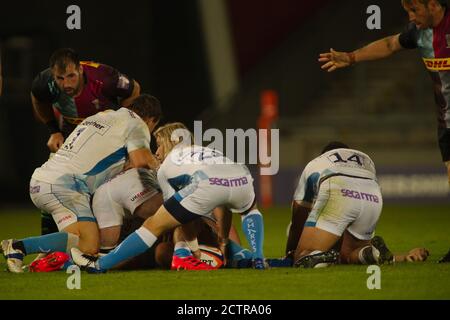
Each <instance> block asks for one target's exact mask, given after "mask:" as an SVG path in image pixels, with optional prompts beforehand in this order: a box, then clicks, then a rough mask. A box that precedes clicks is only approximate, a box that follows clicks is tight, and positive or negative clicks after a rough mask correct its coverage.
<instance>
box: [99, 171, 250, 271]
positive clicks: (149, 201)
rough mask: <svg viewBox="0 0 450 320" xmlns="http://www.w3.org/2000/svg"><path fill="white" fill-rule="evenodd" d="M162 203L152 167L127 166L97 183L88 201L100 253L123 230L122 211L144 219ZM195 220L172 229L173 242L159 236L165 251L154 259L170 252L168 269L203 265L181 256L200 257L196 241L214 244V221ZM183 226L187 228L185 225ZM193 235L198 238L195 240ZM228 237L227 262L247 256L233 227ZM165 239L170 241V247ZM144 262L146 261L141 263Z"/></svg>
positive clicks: (215, 243) (196, 268) (163, 258)
mask: <svg viewBox="0 0 450 320" xmlns="http://www.w3.org/2000/svg"><path fill="white" fill-rule="evenodd" d="M162 204H163V197H162V193H161V190H160V188H159V184H158V182H157V178H156V175H155V173H154V171H152V170H148V169H144V168H139V169H130V170H127V171H124V172H122V173H119V174H118V175H117V176H115V177H114V178H112V179H111V180H109V181H107V182H106V183H104V184H103V185H102V186H100V187H99V188H98V189H97V190H96V192H95V195H94V197H93V200H92V210H93V213H94V216H95V218H96V220H97V223H98V226H99V229H100V252H101V253H108V252H109V251H111V250H112V249H114V248H115V247H116V246H117V244H118V243H119V238H121V237H122V235H123V233H124V228H123V222H124V218H125V216H126V212H129V213H130V214H131V216H133V217H138V218H139V220H140V221H142V222H144V221H145V220H146V219H147V218H149V217H150V216H152V215H153V214H154V213H155V212H156V211H157V209H159V207H160V206H161V205H162ZM215 211H216V214H219V213H217V211H218V210H216V209H215ZM220 212H221V211H220ZM216 214H215V215H214V216H216ZM197 221H198V220H197ZM197 221H195V222H197ZM198 222H199V223H195V224H192V223H191V224H187V225H182V226H180V227H178V228H176V229H175V231H174V234H173V242H172V241H163V239H161V238H162V237H159V239H158V242H163V243H166V252H165V253H164V252H163V251H162V250H159V251H158V256H159V257H158V258H157V259H156V260H159V261H167V260H168V258H167V257H168V255H170V257H171V260H172V261H171V263H169V267H171V268H172V269H177V270H178V269H189V270H198V269H201V268H202V267H204V265H203V264H201V263H199V262H198V261H196V260H194V259H183V258H186V257H190V256H194V257H195V258H197V259H199V258H200V256H201V252H200V247H199V243H198V242H199V241H200V242H201V243H202V244H203V245H208V246H213V247H218V243H217V240H215V238H217V234H218V233H219V231H218V227H217V224H216V223H215V222H214V221H212V220H209V221H208V220H207V221H204V222H203V221H198ZM133 223H134V221H133ZM206 225H207V226H206ZM186 226H188V228H185V227H186ZM138 227H140V225H137V226H136V228H135V229H137V228H138ZM132 231H135V230H131V231H130V232H125V233H128V234H129V233H131V232H132ZM170 238H172V237H169V240H170ZM197 238H200V239H199V240H197ZM229 238H230V244H229V248H228V253H229V256H230V259H231V263H230V265H233V264H234V265H237V264H238V261H240V260H241V259H251V257H252V255H251V253H250V251H248V250H247V249H243V248H242V247H241V246H240V245H239V243H240V241H239V236H238V235H237V233H236V231H235V229H234V228H232V229H231V230H230V235H229ZM168 242H170V243H172V246H171V247H170V246H169V244H168ZM173 244H175V246H173ZM163 255H164V257H163ZM172 255H173V257H172ZM180 258H181V259H180ZM144 265H146V264H145V263H144ZM159 265H164V266H166V265H167V263H159Z"/></svg>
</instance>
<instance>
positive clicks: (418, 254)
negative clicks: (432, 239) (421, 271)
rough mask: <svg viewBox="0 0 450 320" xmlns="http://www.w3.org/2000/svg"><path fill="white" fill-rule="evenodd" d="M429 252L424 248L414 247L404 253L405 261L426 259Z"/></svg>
mask: <svg viewBox="0 0 450 320" xmlns="http://www.w3.org/2000/svg"><path fill="white" fill-rule="evenodd" d="M429 255H430V253H429V252H428V250H427V249H425V248H414V249H412V250H411V251H409V253H408V254H407V255H406V261H408V262H416V261H425V260H427V258H428V256H429Z"/></svg>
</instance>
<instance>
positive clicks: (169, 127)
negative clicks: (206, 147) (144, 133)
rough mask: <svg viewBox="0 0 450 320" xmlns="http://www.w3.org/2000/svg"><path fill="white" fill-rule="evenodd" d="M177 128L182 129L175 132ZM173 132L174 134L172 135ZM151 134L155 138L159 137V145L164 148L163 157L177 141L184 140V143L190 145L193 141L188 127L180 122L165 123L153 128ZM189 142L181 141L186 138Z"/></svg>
mask: <svg viewBox="0 0 450 320" xmlns="http://www.w3.org/2000/svg"><path fill="white" fill-rule="evenodd" d="M177 130H182V131H181V132H176V131H177ZM174 133H175V136H174ZM153 136H154V137H155V138H156V139H158V138H159V139H160V145H162V147H163V149H164V157H166V156H167V154H168V153H169V152H170V151H171V150H172V149H173V148H174V147H175V146H176V145H177V144H179V143H181V142H184V144H187V145H192V144H193V143H194V136H193V135H192V133H191V132H190V131H189V129H188V128H187V127H186V126H185V125H184V124H183V123H181V122H172V123H167V124H165V125H163V126H161V127H159V128H158V129H156V130H155V132H154V133H153ZM188 137H189V139H190V141H189V142H186V141H183V139H185V138H188Z"/></svg>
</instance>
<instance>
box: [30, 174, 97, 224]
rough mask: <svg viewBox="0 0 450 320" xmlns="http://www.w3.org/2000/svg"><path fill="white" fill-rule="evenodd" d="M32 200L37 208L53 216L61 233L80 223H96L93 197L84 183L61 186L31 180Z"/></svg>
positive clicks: (75, 182)
mask: <svg viewBox="0 0 450 320" xmlns="http://www.w3.org/2000/svg"><path fill="white" fill-rule="evenodd" d="M30 198H31V201H33V203H34V205H35V206H36V207H38V208H39V209H41V210H44V211H45V212H48V213H50V214H51V215H52V217H53V220H55V223H56V225H57V226H58V230H59V231H61V230H64V229H65V228H66V227H68V226H69V225H71V224H73V223H75V222H78V221H90V222H95V218H94V215H93V213H92V210H91V205H90V203H91V196H90V194H89V190H88V188H87V186H86V185H85V184H84V183H82V182H79V183H78V182H77V181H76V180H73V183H71V184H69V183H68V184H61V185H60V184H49V183H46V182H42V181H39V180H36V179H31V181H30Z"/></svg>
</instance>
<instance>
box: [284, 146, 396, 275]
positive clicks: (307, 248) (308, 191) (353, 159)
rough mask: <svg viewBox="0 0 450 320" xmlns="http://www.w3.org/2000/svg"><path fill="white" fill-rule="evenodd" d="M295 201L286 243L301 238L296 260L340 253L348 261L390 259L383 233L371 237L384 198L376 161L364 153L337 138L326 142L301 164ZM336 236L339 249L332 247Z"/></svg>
mask: <svg viewBox="0 0 450 320" xmlns="http://www.w3.org/2000/svg"><path fill="white" fill-rule="evenodd" d="M293 205H294V207H296V208H293V212H294V216H293V221H292V225H291V230H290V234H289V239H288V247H289V246H292V243H296V244H297V242H296V240H298V238H300V241H299V242H298V244H297V245H296V249H295V254H294V261H295V263H294V266H296V267H315V266H318V265H326V264H330V263H337V262H338V258H339V259H340V262H341V263H348V264H382V263H384V262H391V261H392V260H393V255H392V253H391V252H390V251H389V250H388V249H387V247H386V245H385V244H384V241H382V239H381V238H377V239H375V241H372V238H373V237H374V231H375V228H376V225H377V222H378V219H379V217H380V214H381V210H382V205H383V199H382V195H381V192H380V187H379V185H378V183H377V178H376V171H375V165H374V163H373V161H372V160H371V159H370V157H369V156H368V155H366V154H365V153H363V152H361V151H357V150H352V149H349V147H348V146H347V145H345V144H343V143H339V142H332V143H330V144H328V145H327V146H326V147H325V148H324V150H323V151H322V154H321V155H320V156H319V157H317V158H315V159H314V160H312V161H311V162H310V163H308V165H307V166H306V167H305V169H304V171H303V173H302V175H301V177H300V181H299V184H298V186H297V190H296V192H295V196H294V204H293ZM305 222H306V223H305ZM302 228H303V230H302ZM341 238H342V239H341ZM340 240H342V243H341V246H340V253H338V252H337V251H336V250H332V248H333V247H334V246H335V245H336V244H337V243H338V242H339V241H340ZM289 242H290V243H289Z"/></svg>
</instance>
